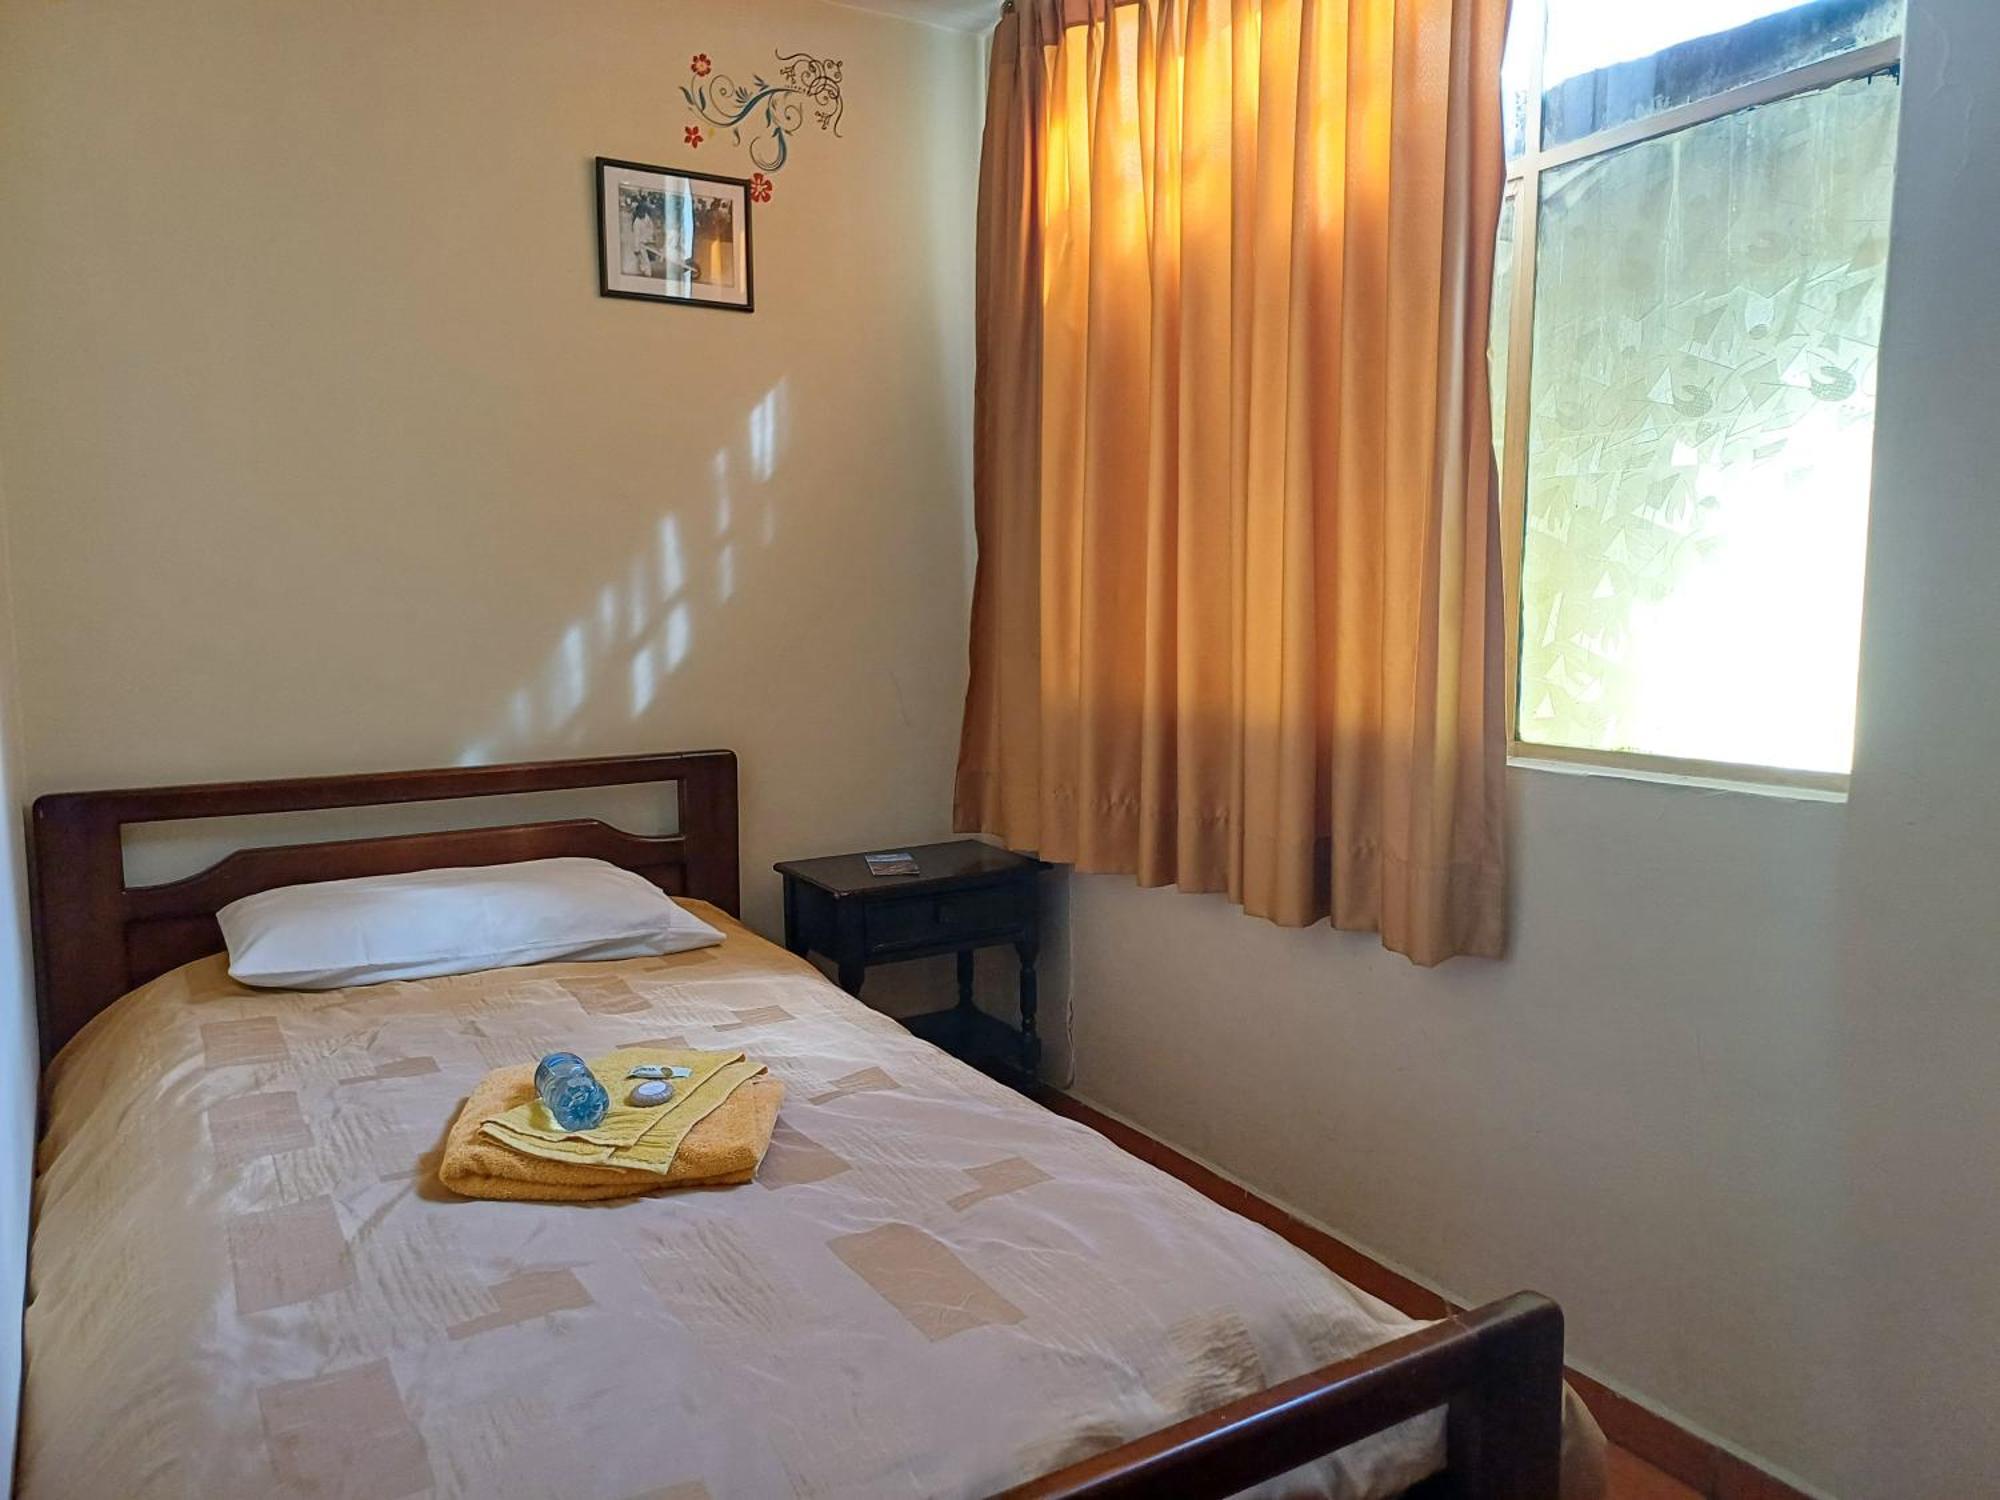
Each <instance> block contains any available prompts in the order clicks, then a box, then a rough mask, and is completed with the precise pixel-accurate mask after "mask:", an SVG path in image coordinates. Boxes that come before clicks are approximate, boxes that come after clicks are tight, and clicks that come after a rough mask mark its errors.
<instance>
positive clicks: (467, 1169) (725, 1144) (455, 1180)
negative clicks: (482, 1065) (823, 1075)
mask: <svg viewBox="0 0 2000 1500" xmlns="http://www.w3.org/2000/svg"><path fill="white" fill-rule="evenodd" d="M651 1050H658V1049H651ZM599 1076H600V1077H601V1076H602V1075H599ZM717 1081H718V1082H719V1081H720V1080H719V1077H718V1079H717ZM681 1087H682V1088H685V1087H686V1083H685V1081H683V1083H682V1084H681ZM784 1096H785V1088H784V1085H783V1084H782V1083H780V1082H779V1081H778V1080H777V1079H775V1078H773V1077H772V1076H771V1075H770V1074H769V1073H768V1072H765V1071H764V1070H763V1069H762V1068H761V1067H758V1066H756V1065H754V1064H752V1065H751V1073H750V1076H749V1077H747V1078H744V1079H742V1080H740V1081H739V1082H738V1083H736V1084H735V1085H734V1086H732V1087H730V1088H728V1090H727V1091H726V1093H725V1094H724V1095H723V1097H721V1098H720V1099H719V1100H717V1101H715V1102H714V1103H713V1104H712V1106H711V1107H709V1108H707V1109H706V1110H704V1111H703V1112H702V1113H701V1114H700V1116H699V1117H698V1118H696V1119H694V1120H693V1121H692V1123H691V1124H690V1126H689V1128H688V1129H686V1130H685V1131H684V1132H682V1133H681V1134H680V1137H679V1140H678V1142H677V1148H676V1149H675V1150H674V1151H673V1153H672V1160H671V1161H670V1162H669V1164H668V1165H667V1167H666V1170H665V1171H664V1172H659V1171H650V1172H649V1171H644V1170H634V1169H632V1168H630V1167H623V1166H607V1165H603V1164H601V1163H597V1162H589V1161H575V1160H564V1159H555V1160H552V1159H549V1158H547V1157H541V1156H530V1155H528V1154H526V1153H524V1152H522V1151H519V1150H516V1149H515V1148H514V1147H513V1146H511V1145H508V1144H505V1143H503V1142H502V1141H501V1140H498V1139H496V1138H495V1137H493V1136H492V1135H490V1134H487V1133H486V1132H485V1130H484V1128H483V1127H484V1126H485V1125H486V1124H487V1123H488V1122H490V1121H494V1120H497V1119H499V1118H501V1117H503V1116H505V1115H507V1114H508V1113H509V1112H510V1111H512V1110H516V1109H519V1108H520V1107H521V1106H522V1105H524V1104H528V1103H530V1102H532V1101H534V1099H535V1069H534V1065H533V1064H532V1063H522V1064H520V1065H518V1066H516V1067H511V1068H500V1069H497V1070H496V1071H494V1072H492V1073H489V1074H487V1076H486V1077H485V1078H483V1079H481V1080H480V1082H479V1084H478V1085H477V1087H475V1088H474V1089H473V1091H472V1096H471V1097H470V1098H469V1099H467V1100H466V1101H465V1106H464V1108H462V1109H461V1110H459V1112H458V1118H457V1120H455V1121H454V1122H453V1123H452V1127H451V1131H450V1133H449V1134H448V1135H447V1136H446V1138H445V1145H444V1155H443V1159H442V1160H441V1161H440V1163H439V1166H438V1180H439V1181H440V1182H442V1183H443V1184H444V1186H445V1187H447V1188H449V1189H450V1190H451V1191H452V1192H454V1193H457V1194H459V1195H460V1196H462V1197H466V1198H499V1199H521V1200H530V1201H537V1202H548V1203H584V1202H594V1201H598V1200H602V1199H609V1198H630V1197H634V1196H636V1195H638V1194H640V1193H650V1192H657V1191H659V1190H661V1189H663V1188H679V1187H710V1186H717V1187H719V1186H722V1185H725V1184H729V1183H742V1182H748V1181H750V1180H751V1179H752V1178H753V1177H755V1176H756V1174H757V1167H758V1164H759V1163H761V1162H762V1161H763V1159H764V1152H765V1151H766V1149H768V1147H769V1146H770V1144H771V1131H772V1129H773V1127H774V1126H775V1125H776V1124H777V1121H778V1106H779V1104H780V1103H781V1102H782V1101H783V1099H784ZM654 1113H656V1114H657V1113H660V1111H657V1110H655V1111H654Z"/></svg>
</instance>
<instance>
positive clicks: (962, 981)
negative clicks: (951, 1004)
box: [958, 948, 972, 1010]
mask: <svg viewBox="0 0 2000 1500" xmlns="http://www.w3.org/2000/svg"><path fill="white" fill-rule="evenodd" d="M958 1008H959V1009H960V1010H971V1009H972V950H971V949H970V948H961V949H959V950H958Z"/></svg>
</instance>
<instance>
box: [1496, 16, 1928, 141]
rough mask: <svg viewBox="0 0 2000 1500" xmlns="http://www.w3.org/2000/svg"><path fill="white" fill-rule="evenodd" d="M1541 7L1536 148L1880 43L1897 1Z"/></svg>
mask: <svg viewBox="0 0 2000 1500" xmlns="http://www.w3.org/2000/svg"><path fill="white" fill-rule="evenodd" d="M1545 4H1546V7H1547V19H1546V22H1545V23H1543V24H1544V26H1545V30H1546V45H1545V47H1544V50H1543V54H1542V89H1543V93H1542V144H1543V145H1544V146H1558V145H1561V144H1563V143H1564V142H1566V141H1573V140H1578V139H1580V138H1581V137H1583V136H1586V135H1591V134H1593V133H1595V132H1597V131H1599V130H1606V129H1609V128H1610V127H1611V126H1614V125H1622V124H1624V123H1626V122H1627V121H1629V120H1638V119H1643V118H1644V117H1646V116H1647V115H1651V114H1657V113H1658V112H1659V111H1661V110H1663V109H1672V108H1674V107H1675V106H1676V105H1681V104H1688V103H1691V102H1693V101H1695V100H1698V99H1706V98H1709V97H1711V96H1712V95H1715V94H1720V93H1722V92H1724V91H1725V90H1727V89H1732V88H1736V87H1738V86H1739V85H1741V84H1746V83H1754V82H1756V81H1757V80H1759V79H1763V78H1773V77H1776V76H1777V75H1778V74H1780V73H1783V72H1786V71H1787V70H1789V69H1792V68H1797V67H1802V66H1804V65H1805V64H1807V63H1812V62H1818V61H1819V60H1820V59H1822V58H1828V57H1835V56H1838V55H1839V54H1841V53H1843V52H1851V51H1853V50H1854V49H1855V48H1857V47H1866V46H1869V45H1870V44H1872V43H1875V42H1879V41H1884V40H1886V39H1887V38H1889V37H1892V36H1895V35H1896V34H1897V33H1898V32H1899V31H1900V30H1901V29H1902V24H1903V0H1808V3H1806V4H1798V3H1796V0H1671V3H1665V4H1651V3H1646V4H1642V3H1638V0H1545ZM1519 30H1520V28H1519V27H1518V26H1517V27H1516V28H1515V32H1516V35H1515V36H1510V37H1509V41H1510V42H1513V41H1515V40H1516V37H1517V36H1518V34H1519ZM1512 102H1513V101H1512V99H1511V96H1510V99H1509V107H1510V109H1511V107H1512Z"/></svg>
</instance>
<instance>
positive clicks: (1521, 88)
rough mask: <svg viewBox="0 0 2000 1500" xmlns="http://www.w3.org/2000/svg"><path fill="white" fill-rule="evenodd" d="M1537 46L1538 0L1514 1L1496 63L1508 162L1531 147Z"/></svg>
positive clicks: (1539, 41) (1539, 39) (1539, 34)
mask: <svg viewBox="0 0 2000 1500" xmlns="http://www.w3.org/2000/svg"><path fill="white" fill-rule="evenodd" d="M1541 46H1542V0H1514V8H1513V11H1512V12H1511V14H1510V17H1509V19H1508V22H1507V49H1506V51H1505V53H1504V54H1503V55H1502V56H1501V59H1500V98H1501V108H1502V110H1503V112H1504V113H1505V115H1506V127H1507V160H1508V161H1510V162H1511V161H1513V160H1515V159H1516V158H1517V157H1519V156H1520V155H1521V154H1522V153H1523V152H1524V151H1526V150H1527V149H1528V147H1529V146H1531V145H1533V144H1534V143H1533V142H1532V141H1530V140H1529V139H1528V105H1529V104H1530V103H1531V102H1532V101H1533V99H1534V97H1535V55H1536V53H1538V52H1539V51H1540V50H1541Z"/></svg>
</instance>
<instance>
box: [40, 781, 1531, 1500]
mask: <svg viewBox="0 0 2000 1500" xmlns="http://www.w3.org/2000/svg"><path fill="white" fill-rule="evenodd" d="M648 782H674V783H676V784H677V787H678V795H679V806H680V819H679V824H678V827H679V830H680V831H679V832H678V833H677V834H674V835H672V836H669V837H648V836H644V835H640V834H633V833H627V832H624V831H623V830H621V829H617V828H613V827H611V826H610V825H609V824H607V823H604V822H601V821H599V820H597V819H591V818H582V819H572V820H568V821H562V822H546V823H520V824H512V825H508V826H505V827H497V828H473V829H462V830H455V831H450V832H441V833H418V834H403V835H397V836H392V837H386V838H357V839H344V840H334V841H330V842H323V843H310V844H286V845H278V846H271V847H261V848H248V849H239V850H237V851H236V852H234V853H232V854H230V855H228V856H227V857H226V858H224V859H222V860H220V861H218V862H217V863H216V864H214V865H211V866H210V867H209V868H208V869H206V870H203V871H201V872H200V873H199V874H195V875H191V876H188V877H187V878H186V879H184V880H176V881H173V882H170V883H168V884H164V885H151V886H128V885H127V884H126V883H125V870H124V850H123V839H122V830H123V829H124V828H125V827H126V826H128V825H131V824H138V823H155V822H165V821H178V820H183V819H199V818H218V817H238V816H244V815H250V814H260V813H285V812H301V811H312V810H321V809H329V808H344V807H374V806H383V805H388V804H393V803H399V802H434V801H446V800H453V799H457V798H464V797H491V796H505V795H513V794H519V793H524V792H548V791H562V790H572V789H578V788H587V787H608V786H628V785H637V784H642V783H648ZM736 838H737V834H736V757H735V755H734V754H733V753H731V752H730V751H727V750H703V751H696V752H692V753H687V754H676V755H630V756H612V757H606V758H603V759H592V760H560V761H539V762H532V763H526V764H520V765H503V766H474V767H457V768H452V769H447V770H437V771H394V772H382V773H371V774H364V775H356V776H325V777H309V778H303V779H297V780H285V781H236V782H217V783H212V784H208V785H202V786H180V787H150V788H139V789H132V790H122V791H106V792H74V793H64V794H59V795H55V796H48V797H42V798H40V799H38V800H37V801H36V803H35V805H34V813H33V818H32V822H31V833H30V843H31V848H30V856H29V863H30V880H31V887H30V889H31V898H32V909H33V921H34V934H35V977H36V984H37V991H38V1001H39V1011H40V1016H41V1040H42V1056H43V1059H44V1061H46V1060H48V1059H49V1058H52V1057H53V1056H54V1055H55V1054H56V1052H57V1051H58V1050H60V1048H61V1047H62V1045H63V1044H64V1043H65V1042H67V1041H68V1040H69V1039H70V1038H71V1037H73V1036H74V1035H76V1033H77V1032H78V1031H79V1030H80V1029H81V1028H82V1027H83V1026H84V1025H85V1024H86V1023H87V1022H88V1021H89V1020H90V1018H91V1017H92V1016H94V1015H96V1014H97V1013H98V1012H99V1011H101V1010H103V1009H104V1008H105V1007H106V1006H107V1005H110V1004H111V1003H112V1002H113V1001H114V1000H116V999H118V998H119V997H120V996H121V995H123V994H125V993H126V992H127V991H129V990H132V989H134V988H136V987H137V986H138V985H141V984H144V983H145V982H146V981H147V980H150V979H153V978H156V977H158V976H159V975H161V974H164V973H166V972H168V971H169V970H171V969H174V968H177V967H178V966H180V965H181V964H184V963H187V962H189V961H191V960H193V959H197V958H201V957H204V956H205V955H207V954H210V953H216V952H220V951H221V949H222V946H223V944H222V934H221V930H220V929H219V928H218V927H217V925H216V920H215V913H216V912H217V911H218V910H219V909H221V908H222V907H223V906H226V905H227V904H228V903H229V902H231V901H234V900H236V899H238V898H239V897H242V896H247V895H250V894H251V893H253V892H256V891H261V890H269V889H271V888H272V887H275V886H283V885H298V884H305V883H309V882H312V881H317V880H337V879H343V878H346V877H350V876H357V875H385V874H397V873H402V872H406V871H411V870H423V869H435V868H440V867H448V866H453V865H488V864H501V863H505V862H508V861H511V860H522V859H548V858H554V857H557V856H562V855H587V856H590V857H592V858H596V859H602V860H605V861H608V862H609V863H611V864H615V865H620V866H622V867H624V868H625V869H628V870H633V871H636V872H638V873H639V874H641V875H644V876H645V877H646V878H648V879H649V880H652V881H653V882H654V883H655V884H657V885H658V886H660V888H661V889H662V890H665V891H666V892H668V893H669V894H670V895H684V896H690V897H693V898H695V899H698V900H703V901H708V902H711V903H713V904H714V905H716V906H719V907H721V908H723V909H724V910H725V911H727V912H729V913H730V914H732V915H735V914H737V913H738V911H739V890H738V882H739V867H738V857H737V843H736ZM1439 1407H1443V1408H1444V1409H1445V1411H1446V1422H1445V1431H1446V1468H1445V1471H1444V1472H1443V1473H1441V1474H1439V1475H1437V1476H1435V1477H1434V1478H1432V1479H1430V1480H1427V1481H1426V1482H1425V1483H1424V1484H1422V1485H1420V1486H1419V1487H1418V1489H1417V1490H1416V1491H1413V1492H1412V1495H1413V1496H1415V1495H1421V1496H1422V1497H1424V1500H1445V1497H1450V1500H1555V1496H1556V1492H1557V1484H1558V1475H1559V1472H1560V1467H1561V1463H1560V1453H1561V1443H1562V1433H1561V1429H1562V1313H1561V1311H1560V1310H1559V1309H1558V1308H1557V1307H1556V1305H1555V1304H1554V1303H1553V1302H1550V1301H1549V1300H1548V1299H1547V1298H1544V1297H1539V1296H1536V1295H1535V1294H1533V1293H1526V1292H1524V1293H1521V1294H1519V1295H1517V1296H1513V1297H1509V1298H1506V1299H1504V1300H1502V1301H1499V1302H1494V1303H1489V1304H1488V1305H1486V1306H1484V1307H1479V1308H1474V1309H1472V1310H1471V1311H1469V1312H1465V1313H1461V1314H1459V1315H1458V1316H1456V1317H1452V1318H1447V1319H1445V1320H1444V1321H1442V1322H1440V1323H1435V1324H1432V1325H1431V1326H1430V1327H1427V1328H1425V1329H1423V1330H1422V1331H1421V1332H1419V1333H1415V1334H1412V1335H1410V1336H1409V1337H1407V1338H1402V1339H1397V1340H1395V1341H1394V1342H1392V1343H1388V1344H1383V1345H1381V1346H1380V1347H1379V1348H1375V1349H1371V1350H1368V1351H1367V1352H1366V1353H1364V1354H1361V1355H1358V1356H1356V1357H1355V1358H1353V1359H1349V1360H1344V1361H1342V1362H1341V1363H1339V1364H1334V1365H1329V1366H1327V1367H1325V1368H1324V1369H1320V1370H1315V1371H1313V1372H1312V1373H1310V1374H1307V1375H1302V1376H1300V1377H1299V1378H1298V1379H1296V1380H1291V1381H1287V1382H1286V1383H1284V1384H1283V1385H1278V1386H1273V1387H1272V1388H1271V1389H1270V1390H1267V1391H1261V1392H1259V1393H1257V1394H1256V1395H1253V1396H1248V1397H1245V1398H1244V1399H1243V1400H1241V1401H1237V1402H1233V1403H1231V1404H1230V1405H1228V1406H1224V1407H1221V1408H1219V1409H1218V1410H1216V1411H1212V1412H1208V1413H1206V1414H1204V1415H1202V1416H1199V1417H1195V1418H1192V1419H1190V1420H1188V1421H1186V1422H1182V1423H1179V1424H1178V1425H1176V1426H1173V1427H1169V1428H1166V1429H1165V1430H1163V1431H1161V1432H1157V1433H1153V1434H1152V1435H1150V1436H1148V1437H1144V1438H1140V1439H1138V1440H1136V1441H1134V1442H1131V1443H1127V1444H1125V1445H1124V1446H1123V1447H1119V1448H1114V1449H1111V1450H1110V1451H1108V1452H1106V1453H1101V1454H1099V1455H1097V1456H1096V1457H1094V1458H1090V1459H1086V1460H1085V1461H1083V1462H1081V1463H1078V1464H1073V1465H1071V1466H1070V1467H1068V1468H1065V1469H1061V1470H1058V1471H1056V1472H1055V1473H1053V1474H1048V1475H1044V1476H1043V1477H1041V1478H1039V1479H1035V1480H1032V1481H1030V1482H1029V1483H1027V1484H1024V1485H1021V1486H1020V1487H1018V1488H1016V1489H1013V1490H1010V1491H1008V1492H1007V1494H1008V1496H1009V1497H1010V1500H1057V1497H1064V1500H1083V1497H1090V1500H1109V1497H1112V1496H1121V1497H1126V1496H1146V1497H1158V1500H1207V1497H1214V1500H1221V1497H1224V1496H1228V1495H1232V1494H1234V1493H1236V1492H1237V1491H1239V1490H1242V1489H1244V1488H1247V1487H1248V1486H1251V1485H1254V1484H1258V1483H1261V1482H1262V1481H1264V1480H1266V1479H1272V1478H1276V1477H1277V1476H1278V1475H1281V1474H1284V1473H1286V1472H1287V1471H1289V1470H1291V1469H1294V1468H1297V1467H1298V1466H1300V1465H1301V1464H1305V1463H1309V1462H1311V1461H1312V1460H1313V1459H1315V1458H1319V1457H1322V1456H1324V1455H1326V1454H1329V1453H1332V1452H1335V1451H1336V1450H1338V1449H1341V1448H1344V1447H1346V1446H1348V1445H1349V1444H1350V1443H1354V1442H1357V1441H1359V1440H1360V1439H1362V1438H1365V1437H1367V1436H1369V1435H1370V1434H1371V1433H1376V1432H1380V1431H1383V1430H1384V1429H1386V1428H1389V1427H1393V1426H1395V1425H1396V1424H1397V1423H1399V1422H1402V1421H1405V1420H1407V1419H1409V1418H1411V1417H1414V1416H1417V1415H1419V1414H1421V1413H1423V1412H1427V1411H1432V1410H1435V1409H1437V1408H1439Z"/></svg>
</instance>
